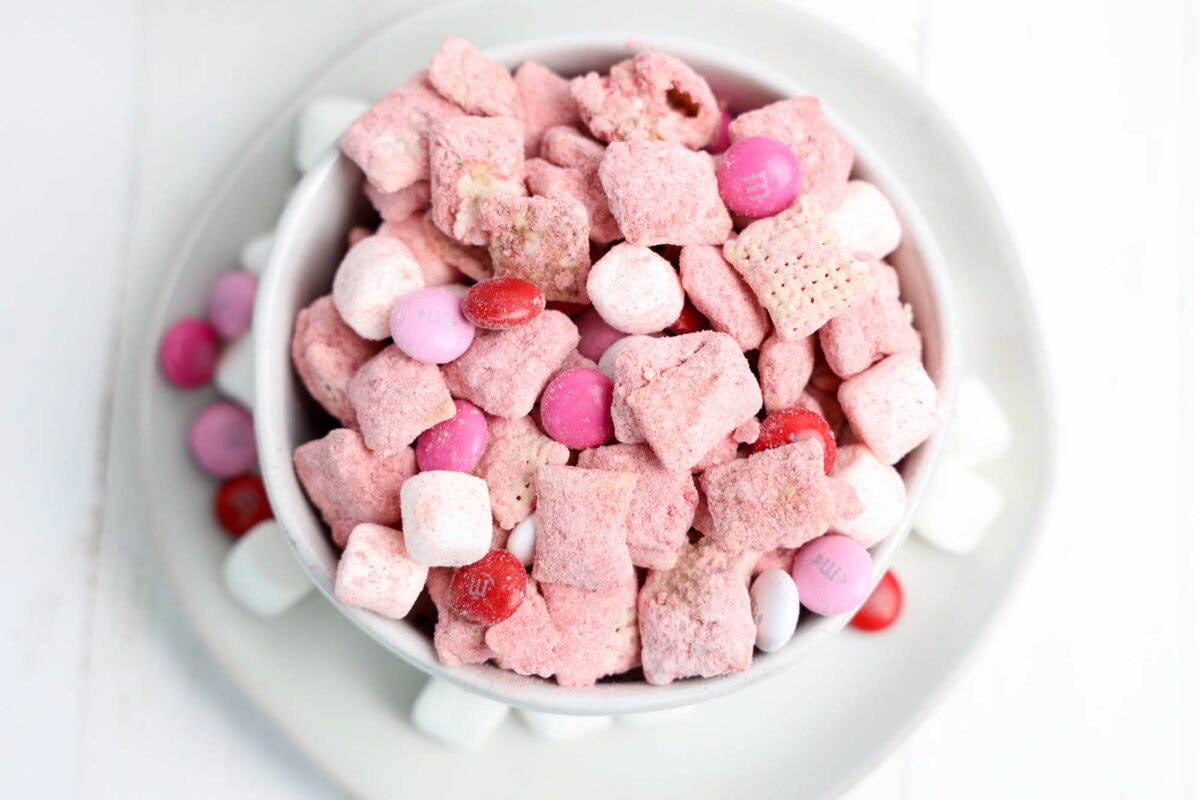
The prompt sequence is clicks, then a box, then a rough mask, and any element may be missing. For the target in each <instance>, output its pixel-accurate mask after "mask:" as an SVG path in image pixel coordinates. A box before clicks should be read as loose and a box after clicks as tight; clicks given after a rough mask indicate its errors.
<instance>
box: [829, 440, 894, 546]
mask: <svg viewBox="0 0 1200 800" xmlns="http://www.w3.org/2000/svg"><path fill="white" fill-rule="evenodd" d="M831 476H832V477H834V478H839V479H841V480H844V481H845V482H847V483H849V484H850V485H851V486H852V487H854V491H855V493H856V494H857V496H858V499H859V500H860V501H861V504H862V513H861V514H859V515H858V516H857V517H854V518H852V519H845V518H842V519H836V520H834V522H833V524H832V525H831V526H830V528H829V530H830V532H832V533H840V534H842V535H844V536H849V537H850V538H851V539H854V540H855V541H857V542H858V543H859V544H861V545H862V546H863V547H874V546H875V545H877V544H879V543H880V542H881V541H883V540H884V539H885V538H887V537H888V536H889V535H890V534H891V533H892V532H894V531H895V530H896V526H897V525H899V524H900V520H901V519H903V517H904V511H905V508H906V507H907V502H908V491H907V489H906V487H905V485H904V478H902V477H900V473H899V472H897V471H896V469H895V468H894V467H891V466H889V465H887V464H884V463H883V462H882V461H880V460H879V459H878V458H876V457H875V454H874V453H872V452H871V449H870V448H869V447H867V446H866V445H862V444H851V445H846V446H843V447H839V448H838V454H837V462H836V463H835V464H834V467H833V472H832V473H831Z"/></svg>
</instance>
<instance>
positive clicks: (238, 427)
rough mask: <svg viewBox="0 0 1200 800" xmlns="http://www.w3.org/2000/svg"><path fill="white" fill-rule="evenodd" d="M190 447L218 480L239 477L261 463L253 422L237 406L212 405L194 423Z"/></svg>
mask: <svg viewBox="0 0 1200 800" xmlns="http://www.w3.org/2000/svg"><path fill="white" fill-rule="evenodd" d="M188 446H189V447H190V448H191V450H192V458H194V459H195V460H196V463H197V464H199V465H200V468H201V469H203V470H204V471H205V472H208V473H210V474H212V475H215V476H217V477H218V478H232V477H233V476H234V475H240V474H242V473H243V472H246V471H247V470H249V469H251V468H253V467H254V465H255V463H256V462H257V461H258V445H257V444H255V441H254V418H253V417H251V416H250V412H249V411H247V410H246V409H245V408H243V407H242V406H240V405H238V404H237V403H230V402H229V401H227V400H221V401H218V402H216V403H213V404H212V405H210V406H208V407H207V408H205V409H204V410H203V411H201V412H200V413H199V414H197V415H196V417H195V418H194V419H193V420H192V427H191V430H190V431H189V432H188Z"/></svg>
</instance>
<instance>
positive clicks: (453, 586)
mask: <svg viewBox="0 0 1200 800" xmlns="http://www.w3.org/2000/svg"><path fill="white" fill-rule="evenodd" d="M525 582H526V577H525V567H524V566H522V565H521V562H520V560H519V559H518V558H517V557H516V556H514V555H513V554H512V553H510V552H508V551H507V550H490V551H488V554H487V555H485V556H484V557H483V558H481V559H479V560H478V561H476V562H475V563H474V564H468V565H467V566H465V567H461V568H460V569H459V570H458V571H457V572H455V573H454V577H453V578H452V579H451V580H450V608H451V609H452V610H453V611H454V613H455V614H458V615H459V616H460V617H462V618H463V619H465V620H466V621H467V622H471V623H474V624H476V625H495V624H496V623H497V622H503V621H504V620H506V619H508V618H509V617H511V616H512V615H513V614H515V613H517V609H518V608H520V607H521V603H523V602H524V601H525Z"/></svg>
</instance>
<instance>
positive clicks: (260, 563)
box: [224, 520, 313, 617]
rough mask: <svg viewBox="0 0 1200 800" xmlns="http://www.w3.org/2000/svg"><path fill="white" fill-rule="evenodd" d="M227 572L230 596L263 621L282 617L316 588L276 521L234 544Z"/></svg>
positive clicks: (262, 526) (270, 521)
mask: <svg viewBox="0 0 1200 800" xmlns="http://www.w3.org/2000/svg"><path fill="white" fill-rule="evenodd" d="M224 572H225V586H226V588H228V589H229V592H230V594H232V595H233V596H234V597H235V598H236V599H237V600H238V602H240V603H241V604H242V605H243V606H245V607H246V608H248V609H249V610H250V611H253V612H254V613H255V614H258V615H259V616H263V617H273V616H276V615H278V614H282V613H283V612H284V611H287V610H288V609H289V608H291V607H292V606H293V605H295V604H296V603H297V602H299V601H300V600H301V599H302V598H303V597H304V596H305V595H307V594H308V593H309V592H310V591H311V590H312V588H313V583H312V581H311V580H310V579H309V577H308V573H307V572H305V571H304V568H303V567H301V566H300V562H298V561H297V560H296V554H295V553H293V552H292V548H291V545H289V544H288V542H287V538H286V534H284V532H283V528H281V527H279V523H277V522H275V520H267V521H265V522H260V523H258V524H257V525H255V526H254V527H253V528H251V529H250V530H249V531H247V532H246V533H245V535H243V536H242V537H241V538H240V539H238V540H237V542H235V543H234V545H233V547H232V548H231V549H230V551H229V553H228V555H226V556H225V569H224Z"/></svg>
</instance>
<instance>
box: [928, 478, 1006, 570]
mask: <svg viewBox="0 0 1200 800" xmlns="http://www.w3.org/2000/svg"><path fill="white" fill-rule="evenodd" d="M1003 510H1004V494H1003V493H1002V492H1001V491H1000V490H999V489H997V488H996V487H995V486H994V485H992V484H991V483H990V482H989V481H987V480H985V479H984V478H981V477H979V476H978V475H976V474H974V473H973V472H971V471H970V470H969V469H966V468H964V467H962V466H961V465H959V464H955V463H953V462H942V464H941V465H939V467H938V470H937V472H935V473H934V475H933V478H932V479H931V480H930V482H929V488H928V489H926V491H925V497H924V498H922V500H921V505H920V507H918V508H917V515H916V519H915V520H914V521H913V528H914V530H916V532H917V534H918V535H919V536H920V537H921V538H922V539H924V540H925V541H927V542H929V543H930V544H931V545H933V546H934V547H937V548H940V549H942V550H945V551H947V552H950V553H955V554H956V555H967V554H968V553H970V552H971V551H972V550H974V549H975V547H976V546H977V545H978V544H979V542H980V540H982V539H983V537H984V534H986V533H987V531H988V529H989V528H990V527H991V526H992V523H993V522H995V521H996V519H997V518H998V517H999V516H1000V512H1001V511H1003Z"/></svg>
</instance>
